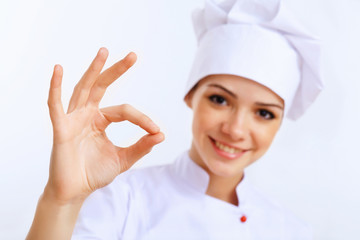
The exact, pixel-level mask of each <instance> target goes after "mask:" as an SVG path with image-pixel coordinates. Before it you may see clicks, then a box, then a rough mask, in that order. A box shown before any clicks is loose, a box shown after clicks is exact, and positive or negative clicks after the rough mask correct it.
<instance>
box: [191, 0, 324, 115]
mask: <svg viewBox="0 0 360 240" xmlns="http://www.w3.org/2000/svg"><path fill="white" fill-rule="evenodd" d="M193 24H194V28H195V33H196V36H197V40H198V50H197V53H196V56H195V60H194V64H193V67H192V70H191V72H190V76H189V80H188V83H187V86H186V92H185V93H186V94H187V93H188V92H189V91H190V90H191V89H192V88H193V87H194V86H195V85H196V83H197V82H198V81H200V80H201V79H203V78H204V77H206V76H208V75H212V74H231V75H237V76H241V77H245V78H248V79H251V80H254V81H256V82H258V83H260V84H262V85H264V86H266V87H268V88H270V89H271V90H272V91H273V92H275V93H276V94H278V95H279V96H280V97H281V98H282V99H283V100H284V102H285V114H286V116H287V117H288V118H290V119H293V120H295V119H297V118H298V117H300V116H301V115H302V114H303V113H304V112H305V110H306V109H307V108H308V107H309V106H310V104H311V103H312V102H313V101H314V100H315V98H316V97H317V95H318V94H319V93H320V91H321V89H322V88H323V81H322V78H321V74H320V55H321V51H320V50H321V49H320V45H319V41H318V40H317V39H316V38H315V37H314V36H312V35H311V34H309V33H308V32H307V31H306V30H305V29H304V28H303V26H302V25H300V24H299V23H298V22H297V21H296V20H295V19H294V18H293V16H292V15H291V13H289V12H288V11H287V9H286V8H284V6H283V5H282V4H280V0H227V1H225V2H222V3H216V2H215V0H206V2H205V7H204V8H202V9H198V10H196V11H195V12H194V13H193Z"/></svg>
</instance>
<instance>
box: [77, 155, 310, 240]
mask: <svg viewBox="0 0 360 240" xmlns="http://www.w3.org/2000/svg"><path fill="white" fill-rule="evenodd" d="M208 182H209V176H208V174H207V173H206V171H204V170H203V169H202V168H201V167H200V166H198V165H197V164H196V163H195V162H193V161H192V160H191V159H190V157H189V155H188V152H185V153H183V154H182V155H180V156H179V157H178V158H177V159H176V161H175V162H174V163H173V164H169V165H164V166H155V167H148V168H144V169H136V170H130V171H128V172H126V173H123V174H121V175H120V176H118V177H117V178H116V179H115V180H114V181H113V182H112V183H111V184H109V185H108V186H106V187H104V188H102V189H99V190H97V191H95V192H94V193H93V194H91V195H90V196H89V197H88V198H87V199H86V201H85V203H84V205H83V207H82V209H81V211H80V214H79V217H78V220H77V223H76V226H75V229H74V232H73V236H72V239H73V240H78V239H103V240H115V239H124V240H138V239H139V240H140V239H146V240H161V239H166V240H177V239H179V240H192V239H194V240H195V239H196V240H198V239H209V240H212V239H214V240H215V239H219V240H220V239H221V240H226V239H239V240H250V239H251V240H295V239H296V240H308V239H312V234H311V229H310V228H309V226H308V225H306V224H305V223H303V222H302V221H301V220H299V219H297V218H296V217H295V216H293V215H292V214H291V213H290V212H288V211H287V210H285V209H284V208H282V207H280V206H279V205H278V204H277V203H275V202H273V201H272V200H269V198H268V197H266V196H265V195H264V194H262V193H260V192H259V191H258V190H257V189H256V188H255V187H254V186H252V185H251V184H250V183H249V180H248V179H247V178H246V177H244V178H243V180H242V181H241V182H240V183H239V185H238V186H237V187H236V193H237V197H238V200H239V205H238V206H235V205H232V204H229V203H227V202H225V201H222V200H219V199H216V198H214V197H211V196H208V195H206V194H205V193H206V190H207V186H208ZM243 216H245V217H246V221H245V222H243V221H241V218H242V217H243ZM243 220H244V218H243Z"/></svg>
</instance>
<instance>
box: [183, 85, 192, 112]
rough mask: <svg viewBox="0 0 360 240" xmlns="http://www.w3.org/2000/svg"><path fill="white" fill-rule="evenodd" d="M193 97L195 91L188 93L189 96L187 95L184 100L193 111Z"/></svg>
mask: <svg viewBox="0 0 360 240" xmlns="http://www.w3.org/2000/svg"><path fill="white" fill-rule="evenodd" d="M193 95H194V90H193V89H192V90H190V92H188V94H186V96H185V98H184V101H185V103H186V105H187V106H188V107H189V108H191V109H192V98H193Z"/></svg>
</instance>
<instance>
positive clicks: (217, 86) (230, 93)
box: [208, 83, 237, 99]
mask: <svg viewBox="0 0 360 240" xmlns="http://www.w3.org/2000/svg"><path fill="white" fill-rule="evenodd" d="M208 86H209V87H216V88H220V89H222V90H224V91H225V92H227V93H228V94H229V95H231V96H233V97H234V98H235V99H237V96H236V94H235V93H233V92H231V91H230V90H228V89H226V88H224V87H223V86H221V85H218V84H215V83H213V84H209V85H208Z"/></svg>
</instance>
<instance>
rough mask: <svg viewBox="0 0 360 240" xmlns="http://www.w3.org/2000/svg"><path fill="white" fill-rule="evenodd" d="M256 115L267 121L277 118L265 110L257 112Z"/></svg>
mask: <svg viewBox="0 0 360 240" xmlns="http://www.w3.org/2000/svg"><path fill="white" fill-rule="evenodd" d="M256 114H257V115H259V116H260V117H261V118H263V119H265V120H271V119H274V118H275V115H274V114H273V113H272V112H270V111H268V110H265V109H260V110H258V111H257V112H256ZM264 114H265V116H264Z"/></svg>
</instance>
